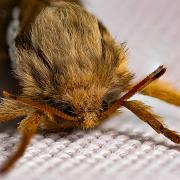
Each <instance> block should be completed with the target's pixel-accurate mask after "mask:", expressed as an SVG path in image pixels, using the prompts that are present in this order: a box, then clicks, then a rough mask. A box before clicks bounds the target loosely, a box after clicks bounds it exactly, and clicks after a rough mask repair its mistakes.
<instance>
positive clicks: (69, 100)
mask: <svg viewBox="0 0 180 180" xmlns="http://www.w3.org/2000/svg"><path fill="white" fill-rule="evenodd" d="M19 7H20V11H15V14H14V15H15V18H14V20H16V21H17V22H14V23H13V22H12V23H11V25H10V28H9V30H8V44H9V46H10V51H9V52H10V56H11V60H12V66H13V72H14V75H15V76H16V77H17V79H18V80H19V83H20V86H21V89H22V92H21V93H20V94H19V95H18V96H15V95H11V94H9V93H7V92H4V93H3V95H4V98H2V101H1V103H0V121H1V122H3V121H8V120H11V119H15V118H24V119H23V120H22V121H21V122H20V124H19V126H18V130H19V132H21V133H22V140H21V143H20V145H19V147H18V149H17V151H16V153H15V154H14V156H12V157H11V158H10V159H9V160H8V161H7V162H6V164H5V165H4V166H3V167H2V168H1V169H0V173H5V172H7V171H8V170H9V169H10V168H11V167H12V166H13V165H14V163H15V162H16V161H17V160H18V159H19V158H20V157H21V156H22V155H23V153H24V152H25V149H26V147H27V145H28V144H29V142H30V140H31V138H32V136H33V135H34V134H35V133H36V132H37V131H38V130H39V129H43V130H45V132H46V131H61V130H64V129H69V128H70V129H72V128H80V129H89V128H94V127H96V126H98V125H99V124H101V123H102V122H103V121H104V120H105V119H107V117H108V116H110V115H112V114H113V113H114V112H116V111H117V109H118V108H121V107H122V106H123V107H125V108H127V109H129V110H130V111H131V112H133V113H134V114H135V115H136V116H138V117H139V118H140V119H141V120H142V121H144V122H146V123H147V124H149V125H150V126H151V127H152V128H153V129H154V130H155V131H156V132H157V133H161V134H163V135H164V136H166V137H167V138H168V139H170V140H171V141H173V142H175V143H178V144H180V135H179V134H178V133H176V132H175V131H172V130H170V129H168V128H167V127H166V126H165V125H164V123H163V121H162V118H161V117H159V116H157V115H156V114H154V113H153V111H152V110H151V108H150V107H149V106H146V105H145V104H144V103H143V102H141V101H138V100H137V101H132V100H129V99H130V98H131V97H132V96H133V95H134V94H136V93H138V92H139V93H143V94H144V95H148V96H152V97H155V98H159V99H161V100H164V101H166V102H168V103H171V104H174V105H177V106H180V92H179V91H178V90H175V89H173V88H172V87H171V86H170V85H168V84H167V83H164V82H161V81H155V80H157V79H158V78H160V77H161V76H162V75H163V74H164V73H165V71H166V68H165V67H163V66H160V67H159V68H157V69H156V70H155V71H154V72H152V73H151V74H149V75H148V76H147V77H146V78H144V79H143V80H142V81H140V82H138V83H136V84H133V83H132V81H131V80H132V79H133V77H134V76H133V74H134V73H132V72H130V71H129V70H128V67H127V56H126V48H125V46H124V43H122V44H120V43H119V44H118V43H116V42H115V40H114V39H113V37H112V36H111V34H110V33H109V32H108V30H107V29H106V28H105V26H104V25H103V24H102V23H101V22H100V21H99V20H98V19H97V18H96V17H95V16H94V15H92V14H91V13H89V12H88V11H87V10H85V8H84V7H83V6H82V4H81V2H80V1H78V0H64V1H62V0H51V1H50V0H49V1H48V0H28V1H25V0H22V1H21V3H20V6H19ZM12 30H13V31H12ZM0 57H1V55H0Z"/></svg>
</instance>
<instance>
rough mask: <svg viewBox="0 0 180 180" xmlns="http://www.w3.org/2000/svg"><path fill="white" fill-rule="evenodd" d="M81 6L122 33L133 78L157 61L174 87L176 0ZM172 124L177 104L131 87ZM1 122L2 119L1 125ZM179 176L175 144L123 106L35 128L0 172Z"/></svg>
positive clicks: (179, 10)
mask: <svg viewBox="0 0 180 180" xmlns="http://www.w3.org/2000/svg"><path fill="white" fill-rule="evenodd" d="M86 4H87V7H88V8H89V9H90V10H91V11H92V12H93V13H94V14H96V15H97V16H98V17H100V19H101V20H102V21H103V22H104V23H105V24H106V25H107V27H108V28H109V29H110V31H111V32H112V34H113V35H114V37H116V39H117V40H118V41H127V43H128V47H129V60H130V68H131V69H132V70H133V71H134V72H136V73H137V76H138V78H139V77H142V76H143V75H145V74H147V73H149V72H151V71H152V70H154V68H156V67H157V66H158V65H159V64H165V65H167V67H168V72H167V74H166V76H164V78H165V79H167V80H168V81H169V82H170V81H171V82H173V83H174V84H175V83H176V82H177V84H176V86H178V87H180V79H179V72H178V70H179V68H178V67H180V49H179V48H180V46H179V42H180V33H179V32H180V18H179V17H180V1H178V0H174V1H172V0H157V1H152V0H147V1H143V0H128V1H124V0H111V1H104V0H98V1H96V0H88V1H86ZM133 98H134V99H141V100H143V101H144V102H146V103H147V104H149V105H151V106H153V107H154V110H155V112H156V113H158V114H159V115H161V116H163V117H165V119H166V121H167V124H168V125H169V127H170V128H172V129H175V130H177V131H180V108H177V107H175V106H172V105H169V104H166V103H163V102H161V101H158V100H155V99H153V98H147V97H144V96H141V95H136V96H135V97H133ZM1 126H2V125H1ZM19 138H20V136H19V135H18V134H17V133H15V131H14V130H4V131H2V130H1V133H0V144H1V145H0V164H2V163H3V161H4V160H5V159H7V156H9V155H10V154H11V153H12V151H13V149H15V146H16V145H17V143H18V142H19ZM94 178H96V179H98V180H101V179H103V180H106V179H107V180H108V179H112V178H113V179H120V180H129V179H131V180H133V179H136V180H139V179H140V180H144V179H146V180H147V179H156V180H164V179H168V180H169V179H173V180H179V179H180V146H179V145H176V144H174V143H172V142H170V141H169V140H167V139H166V138H164V137H163V136H162V135H159V134H157V133H156V132H154V130H152V129H151V128H150V127H149V126H148V125H146V124H144V123H143V122H141V121H140V120H139V119H137V118H136V117H135V116H134V115H132V114H131V113H130V112H129V111H127V110H123V114H121V115H119V114H117V115H116V116H114V117H112V118H110V119H109V121H107V122H106V123H104V124H103V125H102V126H101V127H99V128H97V129H95V130H91V131H87V132H83V131H78V130H77V131H74V132H72V133H64V132H62V133H58V134H46V135H36V136H35V137H34V139H33V140H32V143H31V145H30V146H29V147H28V149H27V151H26V153H25V155H24V157H23V158H21V160H20V161H18V163H17V164H16V166H15V167H14V169H13V170H12V171H11V172H10V173H9V174H7V175H6V176H4V177H0V179H4V180H16V179H26V180H41V179H43V180H59V179H63V180H70V179H73V180H75V179H78V180H82V179H83V180H84V179H88V180H90V179H94Z"/></svg>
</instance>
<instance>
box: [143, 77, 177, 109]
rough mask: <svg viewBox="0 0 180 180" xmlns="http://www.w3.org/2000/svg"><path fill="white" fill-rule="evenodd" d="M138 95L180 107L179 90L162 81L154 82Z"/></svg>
mask: <svg viewBox="0 0 180 180" xmlns="http://www.w3.org/2000/svg"><path fill="white" fill-rule="evenodd" d="M140 93H141V94H144V95H148V96H152V97H155V98H158V99H161V100H163V101H166V102H168V103H170V104H174V105H176V106H180V90H177V89H175V88H173V87H172V86H171V85H169V84H168V83H166V82H163V81H159V80H157V81H154V82H153V83H151V84H150V85H148V86H147V87H146V88H145V89H143V90H142V91H141V92H140Z"/></svg>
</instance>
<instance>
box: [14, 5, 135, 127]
mask: <svg viewBox="0 0 180 180" xmlns="http://www.w3.org/2000/svg"><path fill="white" fill-rule="evenodd" d="M22 34H23V36H26V37H25V39H28V43H22V39H20V37H18V38H17V40H16V47H17V61H16V68H15V73H16V75H17V76H18V78H19V79H20V81H21V86H22V87H23V95H24V96H28V97H31V98H33V99H36V100H41V101H42V102H43V100H44V99H45V98H46V99H47V98H49V99H50V100H52V99H53V100H56V101H57V102H66V103H69V104H70V106H71V107H73V109H74V111H75V112H76V113H77V114H79V113H82V115H83V116H84V118H85V119H87V123H84V124H83V127H84V128H85V127H87V128H89V127H94V126H95V125H97V124H99V121H98V115H99V111H100V108H101V104H102V101H103V100H106V101H108V102H107V103H108V104H110V103H111V102H112V101H113V100H115V99H117V98H118V96H119V95H120V94H121V92H124V91H125V90H126V89H127V87H128V85H129V82H130V80H131V79H132V74H131V73H130V72H128V70H127V65H126V55H125V49H124V47H123V46H122V45H118V44H116V43H115V41H114V40H113V38H112V37H111V36H110V34H109V32H108V31H107V30H106V29H105V28H104V27H103V26H102V24H101V23H99V22H98V20H97V18H96V17H94V16H93V15H91V14H90V13H88V12H87V11H85V10H84V9H83V8H82V7H80V6H78V5H76V4H73V3H69V2H61V3H59V4H58V6H50V7H49V6H48V7H46V8H44V9H43V10H42V11H41V12H40V13H39V14H38V16H37V17H36V19H35V20H34V22H33V23H32V24H31V28H30V29H29V32H23V33H22ZM91 117H92V121H91V120H90V119H91Z"/></svg>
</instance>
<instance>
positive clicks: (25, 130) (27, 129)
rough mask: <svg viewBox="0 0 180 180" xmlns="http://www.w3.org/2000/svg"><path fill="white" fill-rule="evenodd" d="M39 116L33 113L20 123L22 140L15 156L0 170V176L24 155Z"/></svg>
mask: <svg viewBox="0 0 180 180" xmlns="http://www.w3.org/2000/svg"><path fill="white" fill-rule="evenodd" d="M40 120H41V116H40V114H39V113H34V114H32V115H31V116H30V117H27V118H26V119H24V120H23V121H21V123H20V125H19V127H18V130H19V131H20V132H21V133H22V139H21V142H20V145H19V147H18V149H17V150H16V152H15V154H14V155H13V156H12V157H10V159H9V160H8V161H7V162H6V163H5V165H4V166H3V167H2V168H1V169H0V174H4V173H6V172H7V171H9V169H10V168H11V167H12V166H13V165H14V164H15V163H16V161H17V160H18V159H19V158H20V157H21V156H22V155H23V154H24V152H25V150H26V148H27V146H28V144H29V143H30V140H31V138H32V136H33V135H34V134H35V133H36V131H37V128H38V126H39V123H40Z"/></svg>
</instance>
